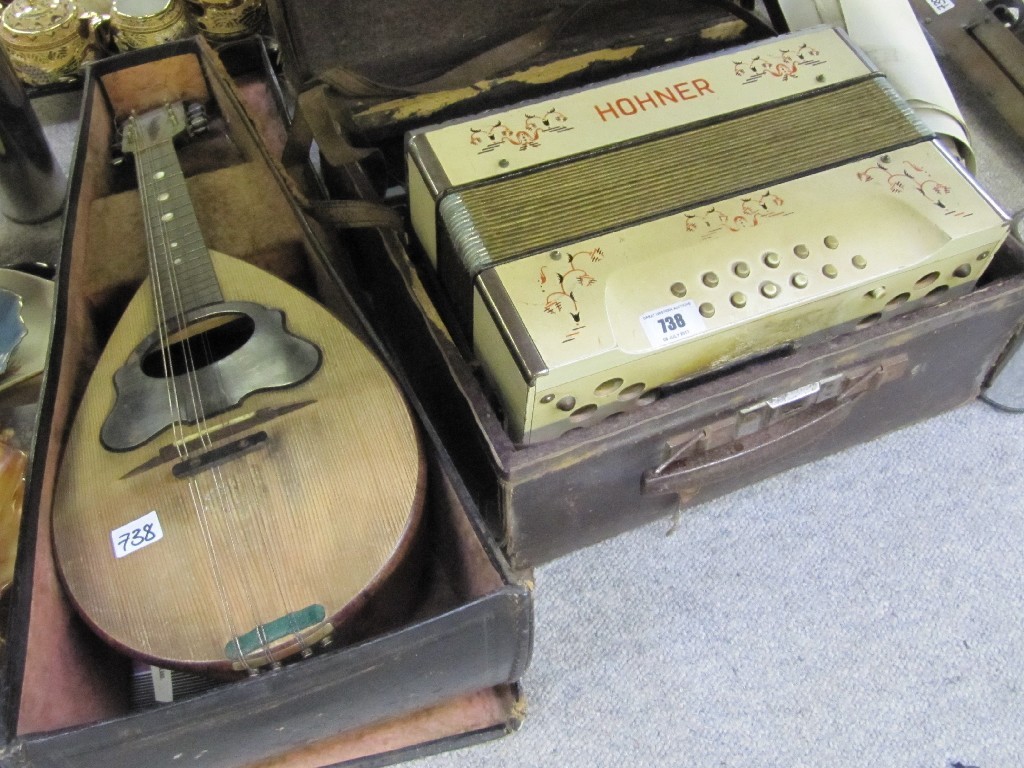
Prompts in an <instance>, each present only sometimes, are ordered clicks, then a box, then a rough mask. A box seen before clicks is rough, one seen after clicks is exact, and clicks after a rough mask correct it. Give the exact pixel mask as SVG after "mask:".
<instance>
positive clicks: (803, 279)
mask: <svg viewBox="0 0 1024 768" xmlns="http://www.w3.org/2000/svg"><path fill="white" fill-rule="evenodd" d="M790 282H792V283H793V287H794V288H806V287H807V286H808V285H809V283H810V281H809V280H808V279H807V275H805V274H803V273H802V272H797V273H796V274H795V275H793V279H792V280H791V281H790Z"/></svg>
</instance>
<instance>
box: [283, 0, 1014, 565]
mask: <svg viewBox="0 0 1024 768" xmlns="http://www.w3.org/2000/svg"><path fill="white" fill-rule="evenodd" d="M768 5H769V6H770V5H773V4H770V3H769V4H768ZM450 6H451V4H450V3H446V4H445V7H446V13H445V14H444V15H445V18H449V17H451V18H457V19H459V20H460V22H459V30H460V31H459V34H458V35H457V39H456V40H452V41H447V42H446V43H445V44H441V45H434V38H433V37H429V36H424V35H421V34H420V26H419V24H420V20H421V19H422V18H429V17H430V13H429V11H423V12H417V14H415V21H414V20H413V19H412V18H410V17H409V16H407V15H406V14H405V13H404V12H402V11H400V10H399V9H397V8H394V7H392V6H386V7H382V4H376V5H374V6H373V7H371V6H370V4H363V3H358V2H326V1H325V2H315V3H308V2H301V3H300V2H290V1H289V0H278V1H277V2H275V3H272V4H271V7H272V8H273V9H274V12H273V16H274V17H275V23H276V24H277V25H278V29H282V30H284V32H283V33H282V34H281V35H280V37H281V38H282V47H283V53H284V54H285V72H286V73H287V75H288V78H289V80H290V82H292V83H293V84H296V85H298V90H299V91H301V92H302V93H304V94H307V95H308V94H313V93H316V90H317V89H318V88H319V89H320V92H321V95H324V96H325V101H322V102H313V101H310V104H311V107H312V108H313V109H315V108H317V107H316V106H315V105H317V104H319V105H323V104H326V107H322V108H323V109H325V110H326V111H325V112H322V113H321V114H322V115H327V116H328V117H329V118H330V119H329V120H323V119H322V120H321V122H327V123H329V124H330V125H331V126H332V127H331V128H329V129H328V130H327V131H326V133H321V134H320V136H321V137H325V138H328V139H331V140H333V139H334V138H335V137H334V136H333V134H335V133H338V131H337V130H336V129H337V128H338V126H341V131H340V132H341V133H342V134H343V135H344V139H345V141H344V142H343V143H344V144H345V145H346V147H347V148H346V149H345V150H344V151H341V150H339V151H337V153H336V154H333V155H332V152H331V151H326V152H322V157H324V159H325V161H326V162H327V176H328V179H329V181H330V186H331V191H332V194H333V195H334V196H336V197H339V198H344V197H350V198H361V199H374V200H382V201H383V202H384V203H385V204H387V205H389V206H390V207H391V208H392V209H393V210H395V211H398V212H400V213H401V214H402V215H403V216H404V217H405V218H404V221H405V225H404V228H401V229H398V230H394V229H392V230H377V231H363V232H360V233H354V234H353V236H352V239H353V241H354V242H356V243H357V244H358V248H359V251H360V253H361V257H360V261H359V263H358V264H356V265H354V273H355V275H356V277H357V279H358V283H357V284H358V285H359V286H360V291H361V299H362V302H363V305H364V306H365V307H367V311H368V313H369V315H370V316H371V317H372V322H373V324H374V326H375V327H376V328H377V329H378V330H379V331H380V333H381V335H382V337H383V338H384V339H385V343H386V344H387V345H388V347H389V348H390V349H391V350H392V351H393V352H394V354H395V356H396V357H397V358H398V359H399V360H400V361H401V364H402V367H403V369H404V370H405V371H406V372H407V373H408V375H409V378H410V380H411V382H412V384H413V387H414V389H415V391H416V393H417V396H418V398H419V400H420V401H421V402H422V403H423V404H424V406H425V408H426V410H427V412H428V413H429V414H430V415H431V418H432V421H433V423H434V424H435V426H436V428H437V430H438V433H439V435H440V437H441V440H442V442H443V443H444V444H445V445H446V446H447V447H448V448H449V449H450V451H451V452H452V455H453V457H454V458H455V462H456V465H457V466H458V467H459V469H460V471H461V474H462V477H463V478H464V479H465V481H466V483H467V486H468V487H469V489H470V492H471V493H472V495H473V497H474V498H475V499H476V501H477V503H478V504H479V505H480V507H481V510H482V511H483V513H484V516H485V518H486V519H487V520H488V522H489V523H490V525H491V527H492V529H493V531H494V532H495V535H496V537H497V538H498V539H499V540H500V541H501V542H502V545H503V547H504V550H505V552H506V554H507V556H508V557H509V559H510V562H511V563H512V564H513V566H514V567H517V568H526V567H531V566H534V565H538V564H542V563H545V562H548V561H550V560H552V559H554V558H557V557H560V556H562V555H565V554H567V553H570V552H572V551H574V550H577V549H580V548H582V547H585V546H588V545H591V544H594V543H597V542H599V541H601V540H604V539H607V538H609V537H611V536H615V535H617V534H619V533H622V532H624V531H626V530H628V529H631V528H634V527H637V526H639V525H642V524H644V523H647V522H650V521H653V520H656V519H659V518H665V517H670V516H672V515H674V514H677V513H678V512H679V511H680V510H682V509H685V508H687V507H690V506H693V505H697V504H700V503H701V502H703V501H707V500H709V499H712V498H715V497H717V496H720V495H722V494H726V493H728V492H730V491H733V490H736V489H738V488H741V487H743V486H746V485H748V484H751V483H753V482H756V481H758V480H759V479H762V478H765V477H767V476H770V475H772V474H774V473H778V472H780V471H783V470H785V469H788V468H791V467H794V466H796V465H798V464H801V463H804V462H808V461H811V460H814V459H817V458H820V457H822V456H825V455H828V454H830V453H834V452H837V451H841V450H843V449H844V448H847V447H849V446H852V445H854V444H857V443H861V442H864V441H868V440H871V439H872V438H874V437H877V436H879V435H881V434H883V433H885V432H887V431H890V430H893V429H897V428H899V427H901V426H903V425H907V424H910V423H913V422H915V421H918V420H921V419H926V418H928V417H929V416H932V415H935V414H938V413H940V412H943V411H945V410H948V409H951V408H953V407H955V406H957V405H959V404H962V403H964V402H966V401H968V400H970V399H972V398H975V397H977V396H978V395H979V393H980V392H981V391H982V389H983V388H984V386H985V385H986V382H987V380H988V377H989V376H990V374H991V373H992V371H993V370H994V369H996V367H997V366H998V365H999V363H1000V361H1001V359H1002V355H1003V353H1004V350H1005V349H1006V347H1007V344H1008V342H1009V341H1010V340H1011V339H1012V338H1013V337H1014V335H1015V333H1016V331H1017V330H1018V328H1019V325H1020V320H1021V317H1022V309H1024V283H1022V281H1021V274H1020V272H1021V262H1020V244H1019V242H1018V241H1017V240H1016V239H1015V238H1014V237H1009V238H1008V237H1007V233H1008V229H1009V221H1008V217H1007V216H1006V214H1005V213H1004V212H1003V211H1002V210H1000V208H999V206H998V204H996V203H994V202H993V200H992V199H991V197H990V196H989V193H988V191H987V190H986V189H985V188H984V186H983V184H984V179H982V186H979V185H978V183H977V181H976V180H975V179H973V178H971V177H970V176H969V175H968V174H966V173H965V172H964V171H963V169H962V165H961V164H960V163H959V162H958V161H957V160H956V159H954V158H953V156H952V155H951V153H950V151H949V147H947V146H945V145H944V144H943V143H942V142H940V141H936V140H935V136H934V135H933V134H932V132H931V131H930V129H929V128H928V127H927V126H925V125H923V124H922V123H921V122H920V121H919V120H918V118H917V116H916V115H915V113H914V111H913V110H912V109H911V108H910V107H909V106H908V105H907V103H906V101H905V100H904V99H903V98H901V96H900V95H899V94H898V93H896V92H895V90H894V88H893V87H892V85H891V84H890V83H889V82H888V80H887V78H886V76H885V74H884V73H883V72H880V71H879V70H878V68H877V67H876V66H875V65H874V64H873V63H872V62H871V61H870V60H869V59H868V58H866V57H865V56H863V55H862V54H861V53H860V52H859V51H858V50H857V48H856V46H855V45H853V44H852V43H851V41H850V40H849V39H847V37H846V36H845V35H844V34H843V33H841V32H839V31H836V30H832V29H829V28H818V29H815V30H810V31H806V32H805V33H797V32H795V33H792V34H791V36H789V37H787V38H785V39H781V40H780V39H775V38H770V37H767V36H764V35H763V34H762V33H761V32H760V31H759V30H757V29H756V28H755V27H754V26H753V25H746V24H744V23H742V22H737V19H736V18H733V17H731V16H729V14H727V13H726V12H725V11H724V10H722V9H721V8H714V9H712V10H709V8H712V7H713V6H714V4H706V3H693V4H686V3H683V4H680V3H661V2H650V3H644V4H643V8H642V10H640V9H638V8H637V6H636V4H634V3H614V2H612V3H598V4H581V5H580V6H579V7H576V6H572V7H569V8H566V7H565V6H558V7H555V6H554V5H553V4H548V3H540V2H537V3H531V2H523V3H517V4H516V7H515V9H510V8H509V7H508V6H501V7H500V8H498V7H490V6H485V5H483V4H478V3H458V4H456V5H455V6H451V8H452V10H451V13H448V12H447V11H448V8H449V7H450ZM329 13H331V14H334V15H335V16H337V17H338V18H343V19H346V20H347V22H346V23H345V24H339V25H337V26H329V27H326V28H325V27H324V26H323V25H319V24H318V19H320V18H323V17H325V15H327V14H329ZM553 14H554V18H555V21H552V18H553ZM559 14H560V15H559ZM506 18H509V19H512V20H514V21H513V23H512V25H511V26H510V27H507V28H506V27H502V25H501V23H500V22H501V21H502V20H504V19H506ZM447 32H451V27H448V26H446V25H442V26H441V27H439V29H438V33H439V34H441V35H444V34H446V33H447ZM377 33H379V34H377ZM516 35H519V37H514V36H516ZM428 37H429V43H428ZM510 40H511V42H509V41H510ZM396 41H397V42H396ZM449 43H450V44H449ZM531 45H532V46H533V47H532V48H530V46H531ZM385 49H386V50H387V55H384V53H385ZM510 49H515V52H516V53H521V52H523V51H526V52H528V53H530V52H532V55H526V56H524V57H522V58H519V59H516V58H515V57H514V56H510V55H509V51H510ZM495 60H497V61H498V62H499V64H497V65H495ZM492 65H495V66H497V70H496V71H495V70H494V68H493V66H492ZM489 66H492V68H491V69H488V67H489ZM483 72H487V73H488V74H486V75H483V74H482V73H483ZM471 77H477V78H478V80H477V82H475V83H474V84H473V85H472V86H469V85H467V84H466V82H465V81H466V79H467V78H471ZM773 89H777V90H773ZM307 98H309V96H307ZM310 122H311V123H313V122H315V121H314V119H313V118H311V119H310ZM314 132H315V131H314ZM328 134H330V135H328ZM325 146H326V144H325ZM323 148H324V147H322V149H323ZM353 148H354V149H353ZM371 150H372V152H371ZM920 152H923V153H925V154H924V155H919V154H918V153H920ZM332 157H333V158H336V159H339V160H341V162H340V163H338V164H336V165H335V166H332V165H331V163H332ZM354 158H356V159H357V158H365V160H363V161H362V162H349V160H352V159H354ZM823 190H827V194H826V193H823V192H822V191H823ZM912 190H913V191H912ZM904 193H905V194H904ZM954 198H955V199H956V202H953V199H954ZM968 201H972V202H970V203H969V202H968ZM974 205H976V206H977V207H971V208H970V209H968V207H965V206H974ZM961 226H963V229H962V230H961V229H959V228H960V227H961ZM954 230H956V231H954Z"/></svg>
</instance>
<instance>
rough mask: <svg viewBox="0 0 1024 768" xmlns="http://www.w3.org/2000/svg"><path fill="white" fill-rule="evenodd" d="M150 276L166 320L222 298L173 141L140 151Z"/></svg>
mask: <svg viewBox="0 0 1024 768" xmlns="http://www.w3.org/2000/svg"><path fill="white" fill-rule="evenodd" d="M135 167H136V177H137V179H138V183H139V193H140V197H141V199H142V205H143V221H144V223H145V228H146V235H147V247H148V251H149V268H150V277H151V279H152V280H153V282H154V284H155V285H156V286H157V290H158V294H157V295H158V296H160V297H161V298H160V305H161V308H162V312H163V315H164V319H165V320H167V321H168V322H173V321H174V319H175V318H176V317H180V316H181V315H183V314H185V313H187V312H189V311H191V310H194V309H198V308H199V307H203V306H206V305H209V304H215V303H218V302H221V301H223V300H224V299H223V294H222V293H221V289H220V284H219V283H218V281H217V277H216V274H215V273H214V271H213V264H212V262H211V260H210V253H209V250H208V249H207V247H206V242H205V241H204V239H203V235H202V232H201V230H200V228H199V221H198V219H197V217H196V213H195V209H194V207H193V206H192V201H191V198H190V196H189V193H188V186H187V183H186V181H185V175H184V173H183V171H182V169H181V164H180V162H179V161H178V157H177V153H176V152H175V149H174V144H173V140H172V139H170V138H168V139H165V140H162V141H159V142H154V143H153V144H151V145H150V146H147V147H144V148H139V149H138V150H137V151H136V165H135Z"/></svg>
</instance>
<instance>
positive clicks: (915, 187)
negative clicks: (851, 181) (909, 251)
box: [857, 155, 973, 218]
mask: <svg viewBox="0 0 1024 768" xmlns="http://www.w3.org/2000/svg"><path fill="white" fill-rule="evenodd" d="M857 178H858V179H860V180H861V181H863V182H867V183H872V182H876V183H884V184H885V185H886V186H887V187H888V188H889V191H890V192H891V193H892V194H894V195H903V194H906V193H907V192H909V193H910V194H911V195H914V194H915V193H916V194H918V195H920V196H921V197H922V198H924V199H925V200H926V201H928V203H930V204H931V205H934V206H935V207H936V208H939V209H941V210H942V212H943V213H944V214H945V215H946V216H956V217H958V218H966V217H968V216H973V214H972V213H970V212H969V211H963V210H960V209H959V208H958V207H957V206H956V204H955V203H954V201H953V200H952V196H953V190H952V188H951V187H950V186H949V185H948V184H945V183H943V182H942V181H939V180H938V179H936V178H935V177H934V176H932V174H931V172H930V171H928V170H927V169H926V168H923V167H922V166H920V165H917V164H916V163H912V162H910V161H909V160H903V161H894V160H893V158H892V157H891V156H889V155H882V156H881V157H880V158H878V160H876V161H875V162H874V163H873V164H872V165H870V166H868V167H867V168H865V169H864V170H862V171H859V172H858V173H857Z"/></svg>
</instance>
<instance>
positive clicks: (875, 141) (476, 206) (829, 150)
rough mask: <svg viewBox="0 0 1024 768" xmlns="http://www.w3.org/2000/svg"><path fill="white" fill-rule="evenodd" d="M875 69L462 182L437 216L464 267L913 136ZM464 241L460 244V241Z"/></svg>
mask: <svg viewBox="0 0 1024 768" xmlns="http://www.w3.org/2000/svg"><path fill="white" fill-rule="evenodd" d="M928 135H929V134H928V131H927V129H926V128H925V127H923V126H922V125H921V123H920V122H919V121H918V120H917V119H916V118H915V117H914V115H913V112H912V111H911V110H910V108H909V107H907V106H906V105H904V104H901V103H900V100H899V98H898V96H896V95H895V93H894V92H893V91H892V89H891V87H890V86H889V85H888V84H887V83H886V82H885V81H884V80H883V79H881V78H871V79H867V80H864V81H860V82H857V83H854V84H852V85H849V86H847V87H843V88H839V89H837V90H834V91H827V92H824V93H821V94H818V95H815V96H812V97H808V98H804V99H801V100H797V101H792V102H786V103H781V104H777V105H773V106H772V107H771V108H768V109H761V110H758V111H755V112H750V113H745V114H740V115H738V116H735V117H732V118H730V119H727V120H724V121H722V122H718V123H713V124H709V125H705V126H702V127H698V128H694V129H691V130H687V131H685V132H683V133H678V134H673V135H668V136H662V137H659V138H655V139H653V140H650V141H645V142H643V143H638V144H631V145H625V146H619V147H617V148H614V149H612V150H610V151H605V152H600V153H596V154H592V155H587V156H584V157H579V158H574V159H573V160H572V161H570V162H566V163H562V164H558V165H552V166H547V167H542V168H539V169H537V170H535V171H533V172H530V173H525V174H522V175H519V176H513V177H509V178H505V179H502V180H499V181H496V182H493V183H489V184H485V185H481V186H477V187H469V188H465V189H462V190H459V191H458V193H457V194H455V195H452V196H451V197H452V199H450V200H445V201H442V203H441V206H440V211H441V216H442V219H444V220H445V224H446V227H447V230H448V233H449V236H450V237H451V239H452V241H453V242H454V243H455V244H456V251H457V252H458V253H459V260H460V261H461V262H462V268H463V269H466V270H468V272H469V273H470V274H471V275H473V274H477V273H479V272H480V271H481V270H482V269H484V268H486V267H488V266H491V265H493V264H495V263H498V262H501V261H505V260H507V259H510V258H516V257H519V256H525V255H528V254H531V253H537V252H539V251H543V250H545V249H547V248H553V247H557V246H558V245H561V244H564V243H568V242H576V241H579V240H582V239H584V238H586V237H589V236H592V235H595V234H600V233H603V232H609V231H614V230H617V229H621V228H623V227H626V226H630V225H632V224H636V223H638V222H641V221H644V220H647V219H651V218H655V217H658V216H663V215H666V214H669V213H676V212H679V211H685V210H689V209H691V208H695V207H698V206H700V205H702V204H706V203H709V202H711V201H714V200H718V199H722V198H725V197H731V196H735V195H738V194H742V193H743V192H745V191H753V190H757V189H761V188H764V187H766V186H767V185H771V184H773V183H778V182H780V181H784V180H786V179H792V178H797V177H799V176H801V175H804V174H807V173H810V172H812V171H817V170H821V169H822V168H827V167H830V166H833V165H837V164H841V163H844V162H847V161H849V160H852V159H855V158H858V157H866V156H869V155H871V154H874V153H878V152H883V151H887V150H890V149H894V148H896V147H899V146H903V145H905V144H909V143H912V142H915V141H919V140H921V139H922V138H923V137H926V136H928ZM467 241H472V242H473V243H474V246H473V247H472V248H469V249H465V250H464V249H462V248H460V247H459V245H458V244H459V243H460V242H461V243H463V244H465V243H466V242H467Z"/></svg>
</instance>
